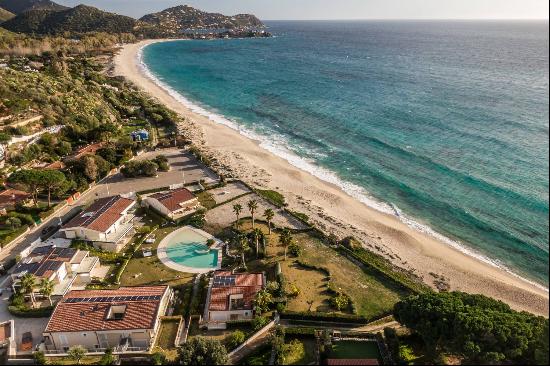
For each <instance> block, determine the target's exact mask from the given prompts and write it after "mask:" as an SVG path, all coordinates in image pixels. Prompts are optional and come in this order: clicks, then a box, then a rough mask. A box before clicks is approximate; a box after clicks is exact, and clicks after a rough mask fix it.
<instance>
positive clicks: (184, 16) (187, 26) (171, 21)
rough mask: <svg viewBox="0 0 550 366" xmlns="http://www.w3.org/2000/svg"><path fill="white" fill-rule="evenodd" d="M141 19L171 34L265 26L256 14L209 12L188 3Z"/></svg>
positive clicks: (248, 28)
mask: <svg viewBox="0 0 550 366" xmlns="http://www.w3.org/2000/svg"><path fill="white" fill-rule="evenodd" d="M140 21H142V22H144V23H147V24H150V25H153V26H156V27H159V28H160V29H162V30H163V31H164V32H166V33H167V34H169V35H177V34H181V33H182V32H183V31H184V30H201V29H223V30H233V29H240V30H250V29H258V28H264V24H263V23H262V22H261V21H260V20H259V19H258V18H257V17H255V16H254V15H249V14H239V15H235V16H226V15H222V14H218V13H207V12H204V11H201V10H198V9H195V8H192V7H190V6H187V5H182V6H176V7H173V8H169V9H166V10H163V11H161V12H158V13H154V14H148V15H145V16H144V17H142V18H141V19H140Z"/></svg>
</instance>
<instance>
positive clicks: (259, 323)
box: [252, 316, 269, 332]
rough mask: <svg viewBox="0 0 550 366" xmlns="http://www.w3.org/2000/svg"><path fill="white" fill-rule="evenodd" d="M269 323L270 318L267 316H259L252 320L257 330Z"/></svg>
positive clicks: (253, 326)
mask: <svg viewBox="0 0 550 366" xmlns="http://www.w3.org/2000/svg"><path fill="white" fill-rule="evenodd" d="M268 323H269V319H268V318H267V317H265V316H257V317H255V318H254V320H252V328H253V329H254V331H255V332H257V331H258V330H260V329H262V328H263V327H265V326H266V325H267V324H268Z"/></svg>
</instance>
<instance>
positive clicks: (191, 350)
mask: <svg viewBox="0 0 550 366" xmlns="http://www.w3.org/2000/svg"><path fill="white" fill-rule="evenodd" d="M228 361H229V359H228V357H227V350H226V349H225V347H224V346H223V345H222V344H221V343H220V341H217V340H212V339H207V338H204V337H193V338H191V339H189V340H188V341H187V342H186V343H184V344H183V346H182V347H181V348H180V350H179V362H180V364H182V365H190V366H195V365H197V366H198V365H227V364H228V363H229V362H228Z"/></svg>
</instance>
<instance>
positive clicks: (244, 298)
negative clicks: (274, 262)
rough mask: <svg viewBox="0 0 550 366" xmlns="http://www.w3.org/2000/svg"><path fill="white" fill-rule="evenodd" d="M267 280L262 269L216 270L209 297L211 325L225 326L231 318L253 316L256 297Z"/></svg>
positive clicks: (206, 315)
mask: <svg viewBox="0 0 550 366" xmlns="http://www.w3.org/2000/svg"><path fill="white" fill-rule="evenodd" d="M265 284H266V279H265V275H264V274H263V273H235V274H233V273H231V272H228V271H216V272H214V276H213V277H212V280H211V281H210V285H209V288H208V295H207V301H206V309H207V314H205V319H206V321H207V323H208V328H209V329H224V328H225V327H226V322H227V321H229V320H243V319H253V318H254V297H255V296H256V294H257V293H258V292H259V291H261V290H262V289H263V288H264V286H265Z"/></svg>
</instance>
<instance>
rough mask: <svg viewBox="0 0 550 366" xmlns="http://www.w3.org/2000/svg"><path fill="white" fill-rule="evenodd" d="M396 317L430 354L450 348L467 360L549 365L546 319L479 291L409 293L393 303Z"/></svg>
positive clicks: (469, 361) (452, 351) (471, 361)
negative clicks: (410, 294)
mask: <svg viewBox="0 0 550 366" xmlns="http://www.w3.org/2000/svg"><path fill="white" fill-rule="evenodd" d="M394 316H395V318H396V320H397V321H399V322H400V323H402V324H404V325H406V326H407V327H409V328H411V329H413V330H415V331H416V332H418V334H419V335H420V336H421V337H422V340H423V341H424V344H425V346H426V349H427V352H428V354H430V355H432V356H433V358H435V357H436V356H437V355H439V354H441V353H443V352H449V353H451V354H456V355H460V356H461V357H463V358H465V359H466V360H467V363H481V364H484V363H502V362H513V363H516V364H535V363H536V364H547V363H548V319H545V318H544V317H537V316H534V315H532V314H529V313H526V312H517V311H515V310H512V309H511V308H510V307H509V306H508V305H507V304H505V303H503V302H502V301H497V300H494V299H491V298H488V297H486V296H483V295H470V294H466V293H462V292H451V293H445V292H443V293H432V292H428V293H424V294H420V295H416V296H411V297H409V298H407V299H405V300H403V301H401V302H399V303H397V304H396V305H395V310H394Z"/></svg>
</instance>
